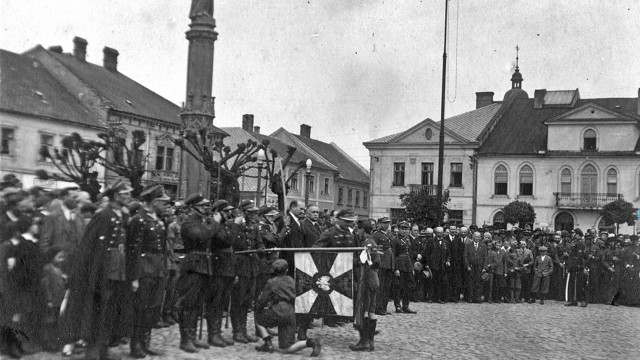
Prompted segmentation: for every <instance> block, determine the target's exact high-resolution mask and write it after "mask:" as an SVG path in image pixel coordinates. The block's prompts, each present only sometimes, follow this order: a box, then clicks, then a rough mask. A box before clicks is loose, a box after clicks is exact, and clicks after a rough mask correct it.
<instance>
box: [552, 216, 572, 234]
mask: <svg viewBox="0 0 640 360" xmlns="http://www.w3.org/2000/svg"><path fill="white" fill-rule="evenodd" d="M554 227H555V229H556V231H560V230H567V231H571V230H573V216H571V214H569V213H568V212H561V213H559V214H558V215H556V221H555V224H554Z"/></svg>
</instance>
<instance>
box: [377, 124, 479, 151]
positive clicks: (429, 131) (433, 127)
mask: <svg viewBox="0 0 640 360" xmlns="http://www.w3.org/2000/svg"><path fill="white" fill-rule="evenodd" d="M445 126H446V122H445ZM439 141H440V124H439V123H437V122H435V121H433V120H431V119H426V120H424V121H422V122H420V123H419V124H417V125H415V126H414V127H412V128H410V129H408V130H407V131H405V132H403V133H401V134H398V135H397V136H396V137H395V138H393V139H392V140H391V141H389V143H390V144H420V145H425V144H435V145H437V144H438V143H439ZM444 142H445V143H459V142H467V140H465V139H464V138H462V137H461V136H460V135H458V134H456V133H454V132H453V131H451V130H449V129H445V132H444Z"/></svg>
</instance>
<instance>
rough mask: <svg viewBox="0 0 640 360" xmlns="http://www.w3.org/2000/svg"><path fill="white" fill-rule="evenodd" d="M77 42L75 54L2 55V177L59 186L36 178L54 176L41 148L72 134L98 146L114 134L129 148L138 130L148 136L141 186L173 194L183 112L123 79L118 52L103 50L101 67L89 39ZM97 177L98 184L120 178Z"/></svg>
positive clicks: (56, 144) (56, 48) (53, 51)
mask: <svg viewBox="0 0 640 360" xmlns="http://www.w3.org/2000/svg"><path fill="white" fill-rule="evenodd" d="M73 43H74V49H73V53H72V54H71V53H63V50H62V47H61V46H52V47H50V48H49V49H45V48H43V47H42V46H40V45H38V46H36V47H35V48H33V49H31V50H28V51H27V52H25V53H23V54H14V53H11V52H8V51H2V53H1V57H0V63H1V64H2V69H1V70H2V81H0V83H1V85H2V97H1V98H0V116H1V117H2V129H1V130H2V154H0V156H1V160H2V173H6V172H12V173H15V174H16V175H17V176H18V177H19V178H20V179H21V180H22V181H23V184H24V185H25V186H27V187H29V186H33V185H39V186H43V187H45V188H55V187H59V186H61V185H60V184H57V183H56V182H51V181H48V182H42V181H40V180H38V179H35V176H34V175H33V174H34V171H35V170H36V169H45V170H47V171H48V172H54V173H55V172H56V169H55V167H54V166H53V165H52V164H48V163H46V162H45V161H41V159H39V155H38V149H39V148H40V147H41V146H42V145H45V146H52V147H59V146H60V141H61V139H62V138H63V137H64V136H67V135H70V134H71V133H73V132H77V133H79V134H80V135H81V136H83V137H84V138H87V139H92V140H99V139H98V136H97V134H98V133H101V132H105V131H106V130H107V129H108V128H112V129H116V130H117V131H116V133H117V134H120V136H123V137H125V138H126V139H127V143H130V142H131V141H130V138H131V133H132V131H133V130H143V131H144V132H145V133H146V135H147V141H146V143H145V144H144V145H143V146H144V149H142V154H141V155H143V156H147V159H148V160H147V163H146V169H147V171H146V173H145V175H144V178H143V183H145V184H146V183H160V184H163V185H164V186H165V188H166V189H167V190H168V191H169V192H170V193H173V194H175V192H176V190H177V185H178V182H179V179H180V175H179V169H180V157H181V154H180V150H179V149H178V148H176V147H175V146H174V144H173V141H172V140H171V139H172V137H177V136H178V134H179V131H180V128H181V122H180V118H179V117H178V113H179V112H180V108H179V107H178V106H177V105H176V104H173V103H172V102H170V101H169V100H167V99H165V98H163V97H162V96H160V95H158V94H156V93H155V92H153V91H151V90H149V89H148V88H146V87H144V86H143V85H141V84H139V83H138V82H136V81H135V80H133V79H131V78H129V77H127V76H126V75H124V74H122V73H120V72H119V71H118V66H117V65H118V55H119V53H118V51H117V50H115V49H112V48H109V47H104V49H103V51H102V55H103V63H102V66H101V65H96V64H92V63H90V62H88V61H87V45H88V43H87V41H86V40H84V39H82V38H79V37H75V38H74V39H73ZM112 156H113V154H112ZM98 170H99V171H100V173H101V175H100V181H104V180H107V181H109V179H110V178H111V177H113V176H114V174H111V173H109V172H107V173H106V174H105V172H104V170H103V169H98ZM65 186H66V185H65Z"/></svg>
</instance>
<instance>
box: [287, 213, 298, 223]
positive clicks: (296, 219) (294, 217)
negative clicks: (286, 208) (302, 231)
mask: <svg viewBox="0 0 640 360" xmlns="http://www.w3.org/2000/svg"><path fill="white" fill-rule="evenodd" d="M289 214H290V215H291V218H293V220H294V221H295V222H296V224H298V226H300V220H298V218H297V217H296V216H295V215H293V213H292V212H289Z"/></svg>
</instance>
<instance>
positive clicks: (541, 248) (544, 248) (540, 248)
mask: <svg viewBox="0 0 640 360" xmlns="http://www.w3.org/2000/svg"><path fill="white" fill-rule="evenodd" d="M538 250H539V251H547V247H546V246H540V247H539V248H538Z"/></svg>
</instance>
